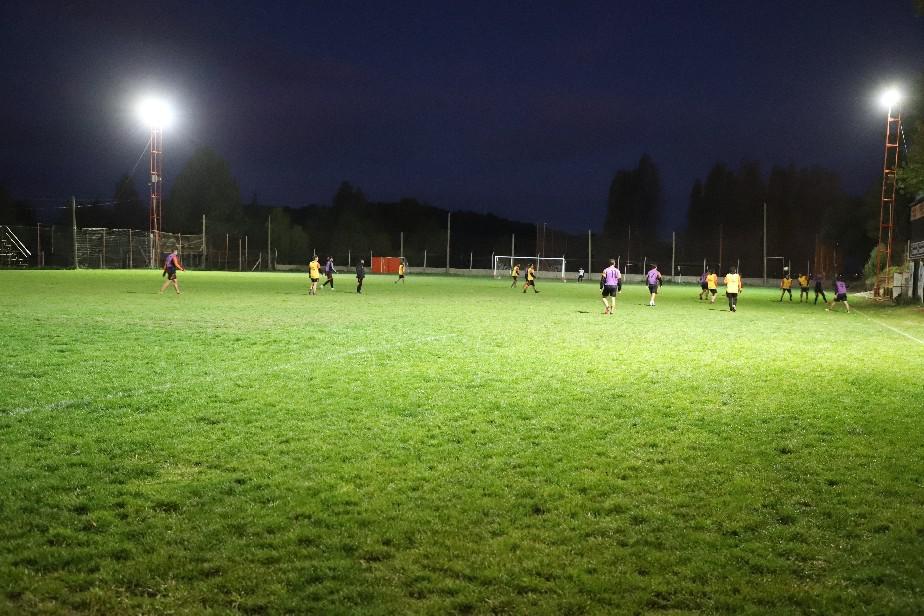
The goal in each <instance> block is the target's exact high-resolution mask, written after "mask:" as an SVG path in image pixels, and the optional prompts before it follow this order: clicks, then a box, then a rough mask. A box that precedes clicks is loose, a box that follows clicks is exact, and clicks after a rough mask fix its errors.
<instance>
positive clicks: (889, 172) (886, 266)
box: [873, 88, 902, 299]
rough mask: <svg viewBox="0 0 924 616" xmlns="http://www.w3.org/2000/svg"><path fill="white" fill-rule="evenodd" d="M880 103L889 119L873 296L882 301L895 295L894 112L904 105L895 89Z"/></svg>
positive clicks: (897, 131)
mask: <svg viewBox="0 0 924 616" xmlns="http://www.w3.org/2000/svg"><path fill="white" fill-rule="evenodd" d="M881 102H882V104H883V106H884V107H885V108H886V109H888V114H887V116H886V133H885V155H884V157H883V163H882V192H881V196H880V201H879V243H878V244H876V280H875V285H874V287H873V296H874V297H877V298H881V299H885V298H889V297H891V296H892V284H891V282H890V281H889V275H890V269H891V268H892V236H893V231H894V229H895V193H896V188H897V177H896V174H897V173H898V147H899V143H900V141H901V131H902V116H901V112H898V113H895V115H892V114H893V111H894V110H895V109H896V107H897V106H898V104H899V102H901V94H900V93H899V92H898V90H896V89H894V88H893V89H889V90H886V91H885V92H884V93H883V94H882V98H881Z"/></svg>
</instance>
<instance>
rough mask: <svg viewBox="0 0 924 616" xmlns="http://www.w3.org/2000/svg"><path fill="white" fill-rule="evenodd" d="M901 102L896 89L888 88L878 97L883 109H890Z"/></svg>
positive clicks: (899, 93) (900, 96)
mask: <svg viewBox="0 0 924 616" xmlns="http://www.w3.org/2000/svg"><path fill="white" fill-rule="evenodd" d="M901 100H902V93H901V91H900V90H899V89H898V88H888V89H886V90H884V91H883V92H882V94H880V95H879V103H880V104H881V105H882V106H883V107H884V108H885V109H891V108H892V107H894V106H895V105H897V104H898V103H900V102H901Z"/></svg>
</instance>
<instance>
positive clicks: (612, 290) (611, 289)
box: [603, 284, 617, 297]
mask: <svg viewBox="0 0 924 616" xmlns="http://www.w3.org/2000/svg"><path fill="white" fill-rule="evenodd" d="M616 293H617V291H616V285H611V284H608V285H604V286H603V297H616Z"/></svg>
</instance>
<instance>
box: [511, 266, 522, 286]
mask: <svg viewBox="0 0 924 616" xmlns="http://www.w3.org/2000/svg"><path fill="white" fill-rule="evenodd" d="M510 277H511V278H513V282H511V283H510V288H511V289H512V288H513V287H515V286H517V281H518V280H519V279H520V264H519V263H517V264H516V265H514V266H513V269H512V270H510Z"/></svg>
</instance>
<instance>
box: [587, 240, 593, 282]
mask: <svg viewBox="0 0 924 616" xmlns="http://www.w3.org/2000/svg"><path fill="white" fill-rule="evenodd" d="M591 256H592V253H591V250H590V229H588V230H587V274H588V275H590V272H591V271H593V266H592V265H591V264H590V263H591V261H590V258H591Z"/></svg>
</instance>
